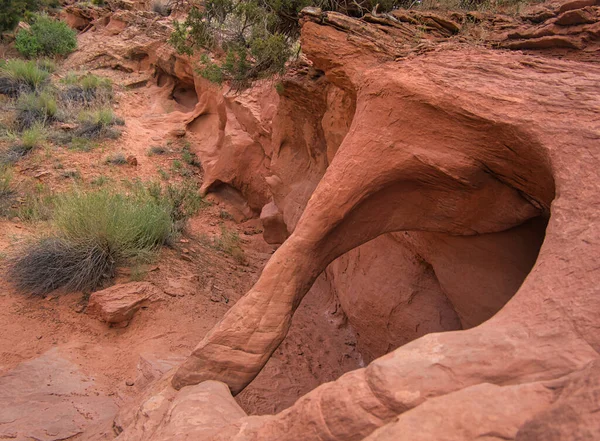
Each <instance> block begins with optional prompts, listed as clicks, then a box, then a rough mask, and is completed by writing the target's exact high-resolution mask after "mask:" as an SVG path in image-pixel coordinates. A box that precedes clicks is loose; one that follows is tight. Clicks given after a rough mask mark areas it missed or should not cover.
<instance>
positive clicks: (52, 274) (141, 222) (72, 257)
mask: <svg viewBox="0 0 600 441" xmlns="http://www.w3.org/2000/svg"><path fill="white" fill-rule="evenodd" d="M52 220H53V226H54V231H55V232H54V234H53V235H51V236H49V237H44V238H41V239H39V240H38V241H36V242H34V243H32V244H30V245H29V246H28V247H26V248H25V249H24V250H22V252H21V253H20V254H19V256H18V257H16V258H14V259H13V260H12V262H11V265H10V269H9V277H10V279H11V280H12V281H13V283H14V284H15V286H16V287H17V288H18V289H19V290H21V291H24V292H28V293H31V294H34V295H44V294H47V293H48V292H50V291H52V290H54V289H57V288H65V289H67V290H75V291H80V290H81V291H91V290H94V289H96V288H97V287H99V286H100V285H101V284H102V282H103V281H104V280H105V279H110V278H112V277H113V275H114V270H115V268H116V266H117V265H119V264H122V263H124V262H125V261H127V260H129V259H135V258H147V257H148V256H149V255H151V254H152V253H153V252H155V251H156V250H157V249H158V247H160V246H161V245H162V244H164V243H165V242H166V241H167V239H168V238H169V236H170V235H171V234H172V231H173V227H172V221H171V218H170V215H169V209H168V207H167V206H166V205H165V204H161V203H156V202H155V201H154V200H153V199H152V198H150V197H147V196H146V197H144V195H141V194H136V195H125V194H122V193H116V192H113V191H110V190H104V189H103V190H97V191H91V192H79V191H75V192H72V193H69V194H67V195H63V196H61V197H59V198H58V201H57V203H56V208H55V210H54V215H53V219H52Z"/></svg>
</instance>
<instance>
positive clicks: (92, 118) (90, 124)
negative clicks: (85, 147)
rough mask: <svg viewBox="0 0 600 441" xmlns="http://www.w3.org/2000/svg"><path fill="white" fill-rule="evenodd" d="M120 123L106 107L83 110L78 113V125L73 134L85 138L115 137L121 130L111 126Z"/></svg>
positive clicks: (121, 122)
mask: <svg viewBox="0 0 600 441" xmlns="http://www.w3.org/2000/svg"><path fill="white" fill-rule="evenodd" d="M122 124H123V121H122V120H120V119H119V118H117V117H116V116H115V114H114V113H113V111H112V110H111V109H110V108H108V107H106V108H101V109H97V110H93V111H85V112H82V113H81V114H80V115H79V127H78V128H77V129H76V130H75V135H76V136H77V137H79V138H87V139H100V138H108V139H116V138H118V137H119V136H120V135H121V132H120V131H118V130H115V129H114V128H113V126H115V125H122Z"/></svg>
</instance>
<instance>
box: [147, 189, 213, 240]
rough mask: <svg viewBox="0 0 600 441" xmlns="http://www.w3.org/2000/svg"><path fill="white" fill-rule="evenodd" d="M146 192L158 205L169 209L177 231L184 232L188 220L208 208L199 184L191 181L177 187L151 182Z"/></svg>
mask: <svg viewBox="0 0 600 441" xmlns="http://www.w3.org/2000/svg"><path fill="white" fill-rule="evenodd" d="M145 191H146V192H147V193H148V195H149V196H150V197H151V198H152V199H154V200H155V201H156V202H157V203H160V204H163V205H165V206H167V207H168V208H169V215H170V216H171V219H172V221H173V226H174V228H175V230H176V231H182V230H183V228H184V227H185V223H186V221H187V219H188V218H190V217H191V216H193V215H195V214H196V213H198V211H199V210H200V209H202V208H204V207H206V206H208V203H207V202H206V201H205V200H204V199H203V198H202V196H200V190H199V188H198V184H196V183H195V182H193V181H191V180H190V181H184V182H183V183H181V184H177V185H175V184H168V185H166V186H165V187H163V186H162V185H161V184H160V183H159V182H151V183H149V184H148V185H147V186H146V187H145Z"/></svg>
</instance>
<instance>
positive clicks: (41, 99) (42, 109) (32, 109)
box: [15, 92, 58, 130]
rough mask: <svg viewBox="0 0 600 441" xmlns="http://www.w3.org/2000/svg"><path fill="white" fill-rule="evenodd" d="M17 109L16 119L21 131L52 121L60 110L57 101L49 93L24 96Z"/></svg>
mask: <svg viewBox="0 0 600 441" xmlns="http://www.w3.org/2000/svg"><path fill="white" fill-rule="evenodd" d="M16 107H17V114H16V117H15V119H16V124H17V126H18V128H19V130H25V129H28V128H30V127H33V126H34V125H40V124H41V125H43V124H46V123H47V122H49V121H52V120H53V119H54V117H55V116H56V112H57V110H58V106H57V104H56V100H55V99H54V97H53V96H52V94H50V93H49V92H42V93H39V94H38V93H35V92H31V93H26V94H22V95H21V96H20V97H19V99H18V101H17V106H16Z"/></svg>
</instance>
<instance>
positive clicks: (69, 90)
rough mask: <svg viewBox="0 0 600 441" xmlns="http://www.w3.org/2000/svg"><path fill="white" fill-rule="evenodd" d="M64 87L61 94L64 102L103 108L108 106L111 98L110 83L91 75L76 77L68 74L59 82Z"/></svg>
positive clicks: (106, 79)
mask: <svg viewBox="0 0 600 441" xmlns="http://www.w3.org/2000/svg"><path fill="white" fill-rule="evenodd" d="M61 82H62V83H63V84H65V85H66V90H64V91H63V92H62V95H61V97H62V99H63V101H65V102H75V103H77V104H80V105H81V104H83V105H85V106H92V105H97V106H103V105H106V104H108V103H109V102H110V101H111V99H112V96H113V88H112V82H111V81H110V79H108V78H102V77H99V76H97V75H93V74H89V73H88V74H85V75H78V74H76V73H74V72H69V73H68V74H67V75H66V76H65V77H64V78H63V79H62V81H61Z"/></svg>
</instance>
